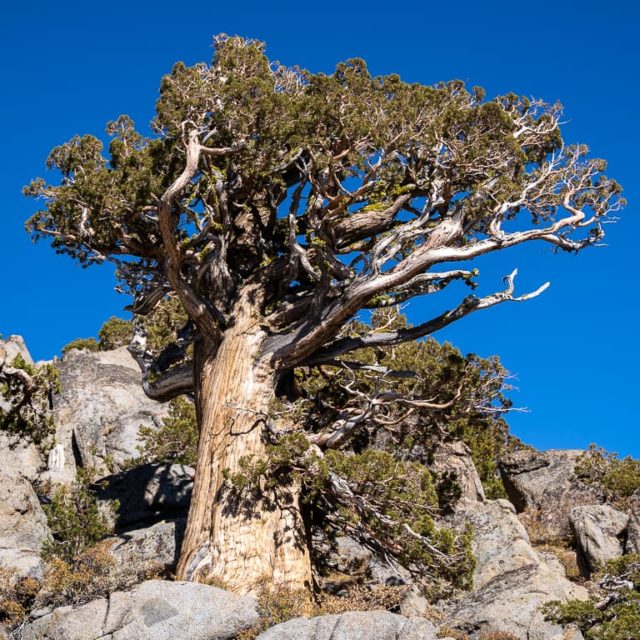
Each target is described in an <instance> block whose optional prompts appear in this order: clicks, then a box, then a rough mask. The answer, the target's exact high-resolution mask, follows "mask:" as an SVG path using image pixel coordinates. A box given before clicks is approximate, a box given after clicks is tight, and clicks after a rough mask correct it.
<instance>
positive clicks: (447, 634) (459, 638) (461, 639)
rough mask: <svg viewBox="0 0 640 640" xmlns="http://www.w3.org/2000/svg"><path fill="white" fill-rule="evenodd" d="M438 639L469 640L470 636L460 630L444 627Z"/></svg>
mask: <svg viewBox="0 0 640 640" xmlns="http://www.w3.org/2000/svg"><path fill="white" fill-rule="evenodd" d="M438 638H453V640H469V636H468V635H467V634H466V633H465V632H464V631H460V630H459V629H452V628H451V627H447V626H443V627H440V630H439V631H438Z"/></svg>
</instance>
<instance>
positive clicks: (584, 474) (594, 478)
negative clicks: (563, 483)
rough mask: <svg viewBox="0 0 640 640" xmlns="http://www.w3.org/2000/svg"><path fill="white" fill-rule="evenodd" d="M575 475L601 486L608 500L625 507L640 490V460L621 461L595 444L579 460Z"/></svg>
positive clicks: (625, 459)
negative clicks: (627, 501)
mask: <svg viewBox="0 0 640 640" xmlns="http://www.w3.org/2000/svg"><path fill="white" fill-rule="evenodd" d="M575 473H576V475H577V476H578V477H579V478H580V479H581V480H582V481H583V482H585V483H587V484H595V485H598V486H600V487H601V488H602V489H603V491H604V492H605V495H606V498H607V500H608V501H610V502H614V503H616V504H622V505H624V503H625V501H626V499H627V498H629V497H630V496H631V495H633V493H635V492H636V491H637V490H638V489H640V460H634V459H633V458H631V457H626V458H622V459H620V458H618V454H617V453H610V452H608V451H606V449H603V448H602V447H598V446H596V445H595V444H591V445H589V448H588V449H587V450H586V451H585V452H584V453H583V454H582V455H581V456H580V457H579V458H578V460H577V461H576V466H575Z"/></svg>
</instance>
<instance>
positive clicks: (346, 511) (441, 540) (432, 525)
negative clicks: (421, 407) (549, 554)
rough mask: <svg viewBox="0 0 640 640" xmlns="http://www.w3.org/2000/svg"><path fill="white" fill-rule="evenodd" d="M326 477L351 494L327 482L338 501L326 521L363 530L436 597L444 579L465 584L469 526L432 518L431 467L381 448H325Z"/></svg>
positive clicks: (435, 509) (469, 567)
mask: <svg viewBox="0 0 640 640" xmlns="http://www.w3.org/2000/svg"><path fill="white" fill-rule="evenodd" d="M325 463H326V468H327V470H328V473H329V476H330V479H331V478H333V477H335V476H339V477H340V478H341V479H344V480H345V481H346V484H347V485H348V487H349V491H350V492H351V495H352V496H354V498H353V499H351V496H348V498H347V499H345V496H343V494H342V492H341V491H342V490H343V489H342V488H341V487H335V486H332V487H331V489H330V493H333V495H334V497H335V499H336V501H337V502H338V505H339V506H338V509H337V510H336V511H335V512H334V513H327V514H326V515H325V518H326V522H327V523H330V524H331V525H333V526H335V528H336V529H338V530H346V531H354V532H360V533H363V534H365V538H368V541H369V543H370V544H374V545H375V544H377V545H379V546H380V547H381V548H384V549H387V550H388V551H389V552H393V555H394V556H395V558H396V559H397V561H398V562H399V563H400V564H401V565H402V566H403V567H405V568H407V569H408V570H409V571H411V572H412V573H413V575H414V577H415V579H416V580H417V581H418V582H420V583H422V585H423V587H424V588H425V590H426V592H427V593H428V595H430V596H432V597H434V598H437V597H441V596H442V595H443V593H442V592H441V591H440V590H441V589H443V588H446V587H445V585H452V586H453V587H456V588H460V589H468V588H469V587H470V585H471V578H472V575H473V569H474V566H475V559H474V556H473V553H472V551H471V531H470V529H467V530H466V531H464V532H456V531H454V530H452V529H449V528H447V527H445V526H442V525H441V526H438V525H437V524H436V520H435V518H436V516H437V515H438V514H439V513H440V511H441V510H440V508H439V504H438V495H437V493H436V487H435V484H434V479H433V476H432V474H431V472H430V471H429V470H428V469H427V468H426V467H425V466H424V465H421V464H419V463H416V462H407V461H403V460H399V459H397V458H396V457H394V456H393V455H391V454H390V453H388V452H386V451H380V450H375V449H367V450H365V451H363V452H362V453H344V452H341V451H330V452H328V453H327V455H326V458H325Z"/></svg>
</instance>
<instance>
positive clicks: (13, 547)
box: [0, 473, 49, 579]
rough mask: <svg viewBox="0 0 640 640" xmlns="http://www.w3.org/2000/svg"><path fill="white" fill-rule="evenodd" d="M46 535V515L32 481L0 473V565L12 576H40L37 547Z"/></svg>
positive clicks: (47, 532)
mask: <svg viewBox="0 0 640 640" xmlns="http://www.w3.org/2000/svg"><path fill="white" fill-rule="evenodd" d="M48 537H49V528H48V526H47V517H46V515H45V514H44V512H43V511H42V507H41V506H40V503H39V501H38V497H37V496H36V494H35V491H34V490H33V487H32V486H31V483H30V482H29V481H28V480H27V479H26V478H24V477H22V476H19V475H17V476H16V475H8V474H5V473H0V567H3V568H5V569H8V570H9V571H11V572H12V573H13V575H14V578H21V577H33V578H36V579H41V578H42V560H41V559H40V549H41V548H42V544H43V543H44V541H45V540H47V539H48Z"/></svg>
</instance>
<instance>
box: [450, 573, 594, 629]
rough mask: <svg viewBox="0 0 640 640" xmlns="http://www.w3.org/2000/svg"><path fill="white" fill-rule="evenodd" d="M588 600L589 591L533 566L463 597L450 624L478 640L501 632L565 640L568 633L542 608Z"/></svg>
mask: <svg viewBox="0 0 640 640" xmlns="http://www.w3.org/2000/svg"><path fill="white" fill-rule="evenodd" d="M587 597H588V593H587V591H586V589H584V588H583V587H580V586H577V585H575V584H573V583H571V582H569V581H568V580H567V579H566V578H564V577H562V576H561V575H558V573H557V572H555V571H553V570H552V569H551V568H550V567H548V566H547V565H546V564H545V563H542V562H541V563H539V564H529V565H526V566H523V567H521V568H520V569H516V570H515V571H511V572H509V573H506V574H503V575H501V576H498V577H496V578H494V579H493V580H491V581H490V582H488V583H487V584H485V585H484V586H483V587H482V588H481V589H479V590H478V591H475V592H473V593H471V594H469V595H468V596H466V597H465V598H463V599H462V600H461V601H460V603H459V604H458V605H457V606H456V607H455V608H454V610H453V611H452V613H451V614H450V616H449V618H448V619H447V621H446V624H447V626H449V627H453V628H455V629H459V630H460V631H463V632H465V633H468V634H469V635H470V637H471V638H472V639H474V640H475V639H476V638H478V637H480V636H481V635H482V634H487V633H491V632H498V631H502V632H507V633H512V634H513V635H514V636H515V637H516V638H526V639H527V640H565V638H566V636H565V633H566V630H564V629H562V627H560V626H559V625H557V624H553V623H551V622H547V621H546V620H545V619H544V615H543V614H542V613H541V612H540V605H542V604H543V603H545V602H549V601H551V600H560V601H562V602H565V601H567V600H569V599H578V600H586V599H587Z"/></svg>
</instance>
